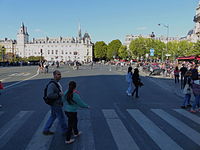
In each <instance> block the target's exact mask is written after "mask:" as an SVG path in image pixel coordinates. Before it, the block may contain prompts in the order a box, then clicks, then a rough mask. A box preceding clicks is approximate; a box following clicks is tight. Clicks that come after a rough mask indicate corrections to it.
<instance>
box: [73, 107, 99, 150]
mask: <svg viewBox="0 0 200 150" xmlns="http://www.w3.org/2000/svg"><path fill="white" fill-rule="evenodd" d="M78 115H79V116H78V119H79V122H78V129H79V130H80V131H82V132H83V134H82V135H81V136H80V137H79V139H80V140H77V141H76V144H74V145H73V150H77V149H78V150H95V144H94V135H93V132H92V123H91V113H90V111H89V110H79V111H78Z"/></svg>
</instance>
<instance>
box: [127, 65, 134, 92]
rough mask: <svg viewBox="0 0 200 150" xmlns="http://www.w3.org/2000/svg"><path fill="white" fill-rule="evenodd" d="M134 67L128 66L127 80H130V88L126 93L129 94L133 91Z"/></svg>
mask: <svg viewBox="0 0 200 150" xmlns="http://www.w3.org/2000/svg"><path fill="white" fill-rule="evenodd" d="M132 75H133V73H132V67H128V72H127V74H126V81H127V82H128V89H127V90H126V93H127V95H128V96H131V95H132V92H133V80H132Z"/></svg>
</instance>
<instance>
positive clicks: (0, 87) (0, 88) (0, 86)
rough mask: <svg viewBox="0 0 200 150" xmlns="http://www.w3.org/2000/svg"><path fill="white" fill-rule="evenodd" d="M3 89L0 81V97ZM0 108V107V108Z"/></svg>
mask: <svg viewBox="0 0 200 150" xmlns="http://www.w3.org/2000/svg"><path fill="white" fill-rule="evenodd" d="M3 89H4V86H3V83H2V81H0V95H1V91H2V90H3ZM1 107H2V105H0V108H1Z"/></svg>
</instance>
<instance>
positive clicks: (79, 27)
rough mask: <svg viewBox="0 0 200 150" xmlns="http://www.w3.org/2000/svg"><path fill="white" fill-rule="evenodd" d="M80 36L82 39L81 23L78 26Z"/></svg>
mask: <svg viewBox="0 0 200 150" xmlns="http://www.w3.org/2000/svg"><path fill="white" fill-rule="evenodd" d="M78 38H79V39H82V34H81V25H80V24H79V26H78Z"/></svg>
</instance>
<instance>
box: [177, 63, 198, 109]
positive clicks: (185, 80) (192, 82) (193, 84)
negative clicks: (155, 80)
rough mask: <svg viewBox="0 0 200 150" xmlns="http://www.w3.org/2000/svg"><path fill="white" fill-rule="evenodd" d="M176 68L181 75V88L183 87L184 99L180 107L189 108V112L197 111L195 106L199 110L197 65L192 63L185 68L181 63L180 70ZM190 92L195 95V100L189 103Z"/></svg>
mask: <svg viewBox="0 0 200 150" xmlns="http://www.w3.org/2000/svg"><path fill="white" fill-rule="evenodd" d="M176 68H177V69H176V70H177V72H179V73H180V75H181V89H183V94H184V101H183V104H182V106H181V108H183V109H186V108H191V109H190V112H193V113H195V112H196V111H197V110H196V108H197V109H198V111H200V76H199V73H198V65H193V66H191V67H190V68H187V67H185V65H184V64H183V65H182V67H181V68H180V70H179V69H178V67H176ZM174 73H175V72H174ZM178 78H179V76H178ZM175 83H176V79H175ZM192 94H193V95H194V97H195V101H194V103H193V104H192V105H191V97H192Z"/></svg>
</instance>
